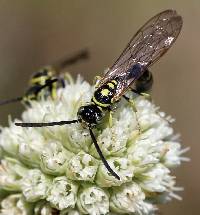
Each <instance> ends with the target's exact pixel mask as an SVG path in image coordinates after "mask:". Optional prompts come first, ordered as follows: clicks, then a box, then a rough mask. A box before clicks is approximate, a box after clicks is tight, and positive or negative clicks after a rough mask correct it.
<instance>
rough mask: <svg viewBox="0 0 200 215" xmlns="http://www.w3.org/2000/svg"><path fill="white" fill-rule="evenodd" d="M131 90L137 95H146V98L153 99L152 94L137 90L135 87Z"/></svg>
mask: <svg viewBox="0 0 200 215" xmlns="http://www.w3.org/2000/svg"><path fill="white" fill-rule="evenodd" d="M131 91H132V92H133V93H135V94H136V95H137V96H144V97H145V98H146V99H148V100H150V101H151V100H152V99H151V95H150V94H149V93H144V92H139V91H137V90H135V89H133V88H131Z"/></svg>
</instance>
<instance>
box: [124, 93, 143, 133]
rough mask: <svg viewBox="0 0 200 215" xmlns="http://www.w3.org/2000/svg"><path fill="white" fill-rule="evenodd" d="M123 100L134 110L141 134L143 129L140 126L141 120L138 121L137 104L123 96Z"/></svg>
mask: <svg viewBox="0 0 200 215" xmlns="http://www.w3.org/2000/svg"><path fill="white" fill-rule="evenodd" d="M123 98H124V99H125V100H126V101H127V102H128V103H129V104H130V105H131V107H132V108H133V111H134V112H135V117H136V121H137V127H138V130H139V133H141V127H140V124H139V120H138V115H137V108H136V106H135V102H134V100H133V99H130V98H129V97H127V96H125V95H123Z"/></svg>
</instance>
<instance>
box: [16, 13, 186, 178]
mask: <svg viewBox="0 0 200 215" xmlns="http://www.w3.org/2000/svg"><path fill="white" fill-rule="evenodd" d="M182 23H183V22H182V17H181V16H179V15H178V14H177V13H176V11H174V10H166V11H163V12H161V13H159V14H157V15H156V16H154V17H153V18H151V19H150V20H149V21H148V22H147V23H146V24H144V25H143V26H142V27H141V28H140V29H139V31H138V32H137V33H136V34H135V35H134V36H133V38H132V39H131V41H130V42H129V43H128V45H127V46H126V48H125V49H124V51H123V52H122V54H121V55H120V56H119V58H118V59H117V60H116V62H115V63H114V64H113V66H112V67H111V68H110V69H109V71H108V72H107V73H106V74H105V75H104V76H103V77H102V78H101V79H100V80H99V83H98V84H97V87H96V89H95V91H94V94H93V97H92V98H91V103H90V104H87V105H84V106H81V107H80V108H79V110H78V112H77V119H74V120H70V121H59V122H49V123H16V125H17V126H22V127H45V126H55V125H60V126H61V125H66V124H72V123H81V124H83V125H84V126H85V125H86V126H87V128H88V129H89V132H90V135H91V138H92V141H93V143H94V145H95V147H96V150H97V152H98V154H99V156H100V158H101V160H102V162H103V163H104V165H105V167H106V168H107V170H108V171H109V172H110V174H112V175H113V176H114V177H116V178H117V179H119V180H120V177H119V175H118V174H117V173H116V172H114V171H113V169H112V168H111V167H110V166H109V164H108V162H107V161H106V159H105V157H104V156H103V154H102V152H101V149H100V148H99V145H98V143H97V141H96V138H95V136H94V133H93V128H95V126H96V125H98V123H100V121H101V120H102V118H103V117H104V116H105V113H106V112H108V111H111V110H112V106H113V105H114V104H115V103H116V102H118V101H119V100H120V99H121V98H122V97H124V98H125V99H126V100H128V101H130V99H129V98H128V97H127V96H126V95H124V94H125V93H126V92H127V90H130V89H131V85H132V84H133V83H137V81H138V88H140V90H139V91H140V92H137V87H136V89H135V90H134V92H136V93H141V90H145V89H146V88H149V86H151V82H152V78H151V74H150V72H149V70H148V68H149V67H150V66H152V65H153V64H154V63H155V62H156V61H157V60H158V59H159V58H160V57H161V56H162V55H163V54H165V53H166V52H167V50H168V49H169V48H170V47H171V46H172V44H173V43H174V42H175V40H176V39H177V37H178V35H179V33H180V31H181V28H182ZM148 82H149V84H148ZM136 85H137V84H136Z"/></svg>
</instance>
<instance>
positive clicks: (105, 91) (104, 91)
mask: <svg viewBox="0 0 200 215" xmlns="http://www.w3.org/2000/svg"><path fill="white" fill-rule="evenodd" d="M109 92H110V91H109V90H108V89H103V90H102V91H101V94H102V95H103V96H108V94H109Z"/></svg>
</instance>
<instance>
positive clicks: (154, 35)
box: [99, 10, 183, 101]
mask: <svg viewBox="0 0 200 215" xmlns="http://www.w3.org/2000/svg"><path fill="white" fill-rule="evenodd" d="M182 23H183V21H182V17H181V16H179V15H178V14H177V13H176V11H174V10H166V11H163V12H161V13H159V14H157V15H156V16H154V17H153V18H151V19H150V20H149V21H147V22H146V23H145V24H144V25H143V26H142V27H141V28H140V29H139V30H138V32H137V33H136V34H135V35H134V36H133V37H132V39H131V40H130V42H129V43H128V45H127V46H126V48H125V49H124V51H123V52H122V54H121V55H120V56H119V58H118V59H117V60H116V62H115V63H114V64H113V66H112V67H111V68H110V69H109V71H108V72H107V73H106V74H105V75H104V77H103V78H102V79H101V80H100V84H99V85H100V86H102V85H103V84H104V83H106V82H107V81H109V80H112V79H114V78H116V77H118V78H119V80H120V81H119V84H118V87H117V90H116V94H115V96H114V98H113V100H114V101H116V100H118V99H119V98H120V96H121V95H123V94H124V93H125V92H126V90H127V89H128V88H129V86H130V85H131V84H132V83H133V82H134V81H135V80H136V79H137V78H138V76H140V75H142V73H143V71H144V70H145V68H147V67H149V66H151V65H152V64H153V63H155V62H156V61H157V60H158V59H159V58H160V57H161V56H162V55H163V54H165V52H166V51H167V50H168V49H169V48H170V47H171V46H172V44H173V43H174V42H175V40H176V39H177V37H178V35H179V33H180V30H181V28H182ZM136 64H137V65H140V66H141V67H142V69H140V71H138V72H136V75H135V76H132V77H130V75H129V71H130V69H131V68H133V66H134V65H136ZM138 73H140V74H138Z"/></svg>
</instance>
